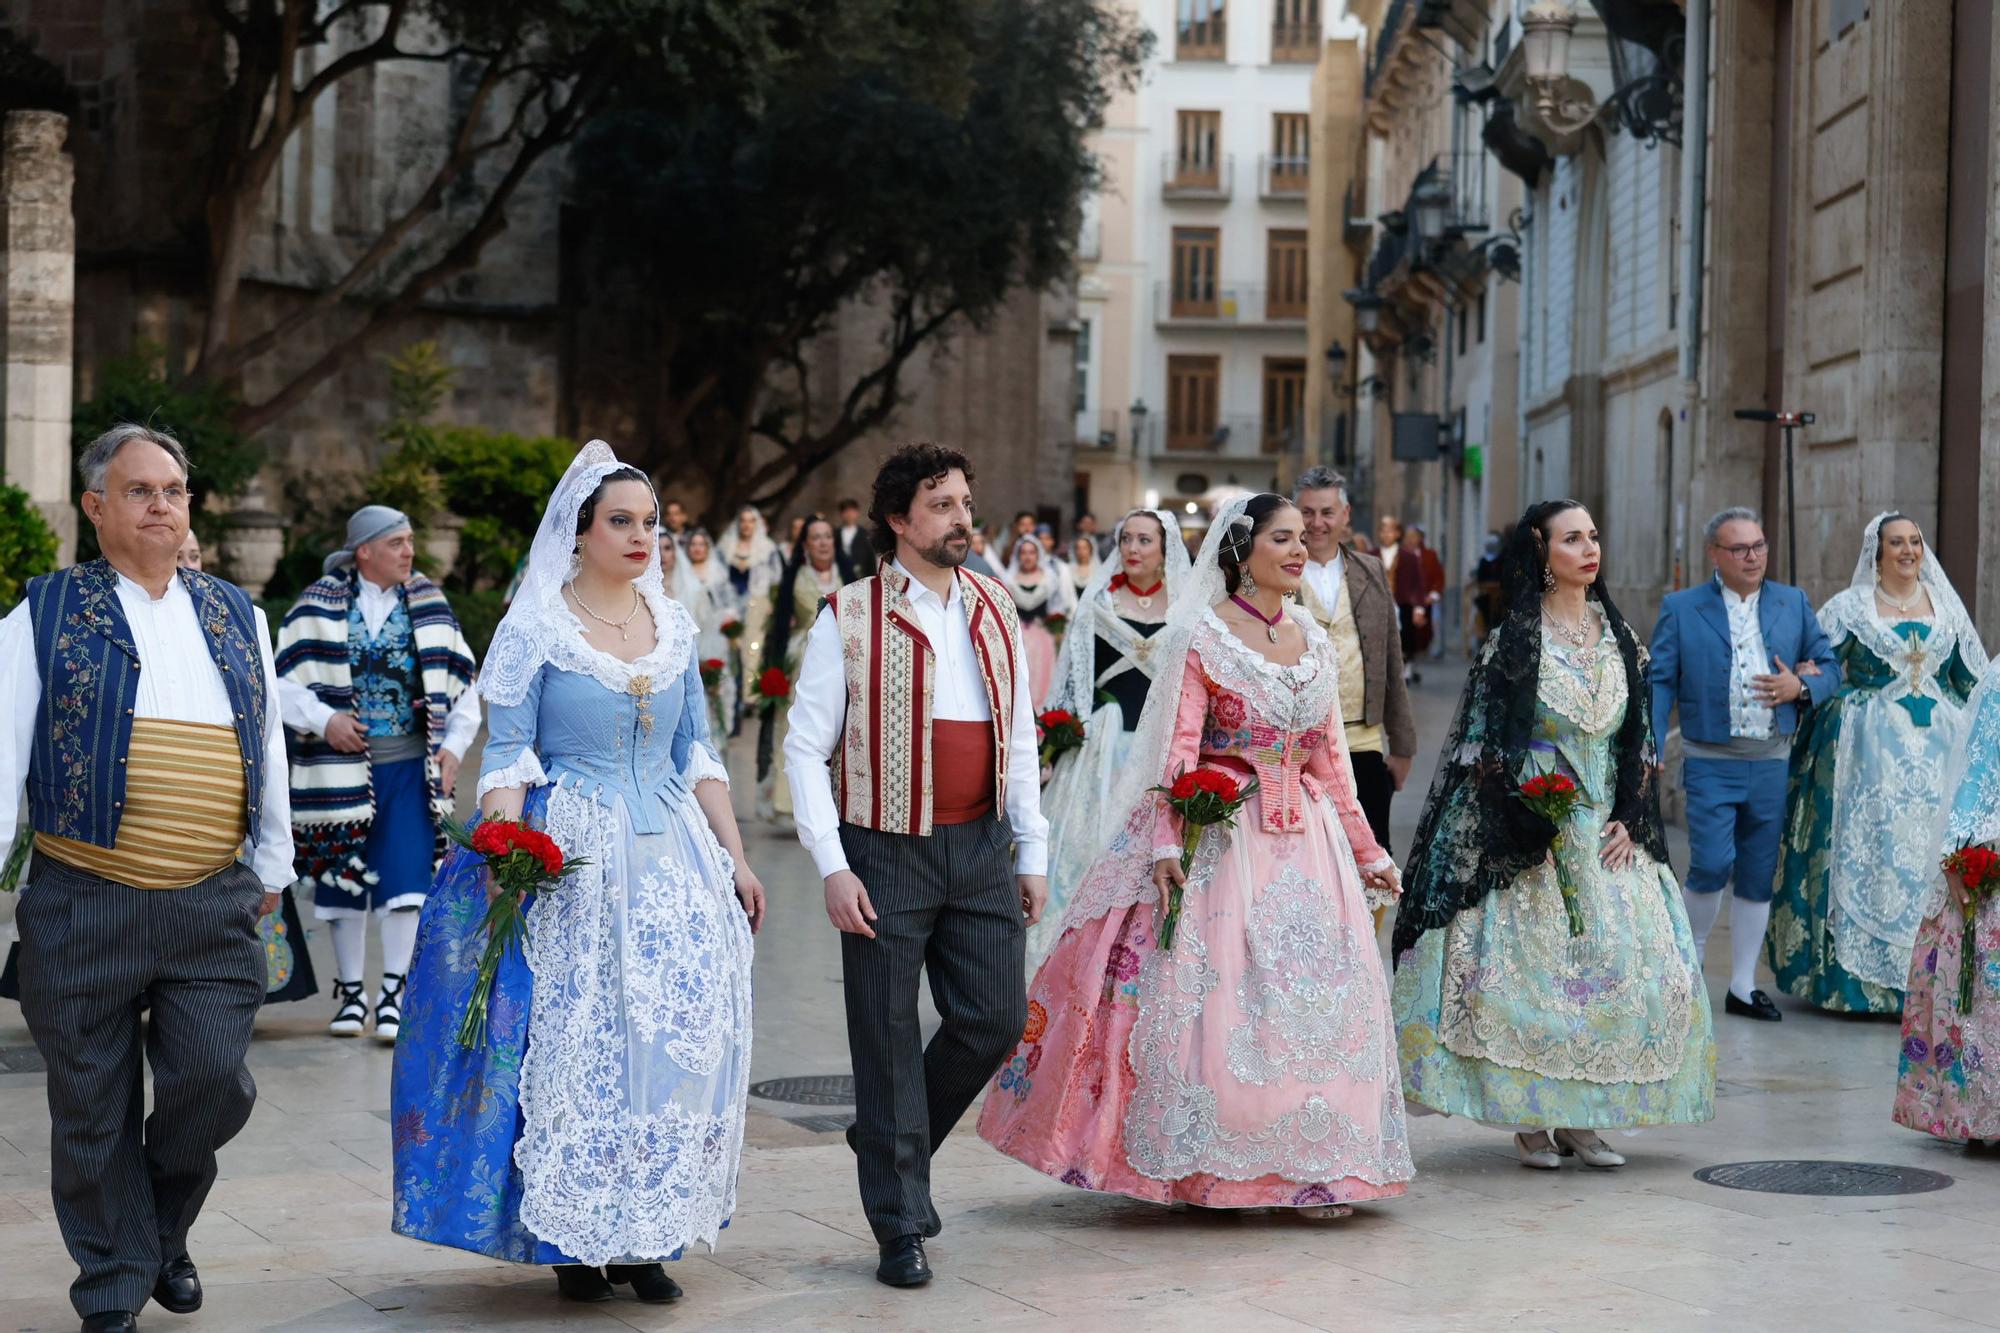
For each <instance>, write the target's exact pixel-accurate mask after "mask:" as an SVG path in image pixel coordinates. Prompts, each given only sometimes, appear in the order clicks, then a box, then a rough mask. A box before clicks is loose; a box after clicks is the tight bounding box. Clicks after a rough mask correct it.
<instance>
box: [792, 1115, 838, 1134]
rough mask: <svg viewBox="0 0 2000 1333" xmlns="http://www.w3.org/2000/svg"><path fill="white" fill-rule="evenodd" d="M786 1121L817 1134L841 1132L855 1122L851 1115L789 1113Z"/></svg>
mask: <svg viewBox="0 0 2000 1333" xmlns="http://www.w3.org/2000/svg"><path fill="white" fill-rule="evenodd" d="M785 1123H786V1124H790V1125H797V1126H798V1127H799V1128H800V1129H809V1130H811V1131H812V1132H813V1133H815V1134H840V1133H843V1132H845V1131H846V1129H847V1127H848V1126H849V1125H851V1124H853V1123H854V1117H853V1116H851V1115H788V1116H786V1117H785Z"/></svg>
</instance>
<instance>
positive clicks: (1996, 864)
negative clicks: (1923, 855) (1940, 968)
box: [1944, 844, 2000, 1014]
mask: <svg viewBox="0 0 2000 1333" xmlns="http://www.w3.org/2000/svg"><path fill="white" fill-rule="evenodd" d="M1944 873H1945V874H1947V875H1955V876H1957V877H1958V882H1959V883H1960V884H1962V885H1964V886H1965V892H1964V893H1962V894H1960V895H1958V909H1959V911H1960V913H1961V914H1963V916H1964V917H1965V925H1964V934H1962V935H1960V936H1959V945H1958V1012H1959V1013H1961V1014H1962V1013H1964V1012H1966V1011H1967V1010H1968V1009H1970V1008H1972V973H1973V960H1974V958H1975V957H1976V955H1977V953H1978V944H1979V942H1978V939H1977V938H1976V932H1975V931H1974V929H1973V927H1974V926H1975V925H1977V924H1978V921H1979V900H1980V899H1981V898H1982V897H1984V896H1986V895H1987V894H1989V893H1992V892H1993V890H1994V888H1995V887H1996V886H2000V852H1996V851H1994V850H1993V849H1992V848H1991V847H1981V846H1978V845H1977V844H1974V845H1972V846H1968V847H1961V848H1959V849H1958V850H1957V851H1955V852H1953V853H1951V855H1949V856H1947V857H1945V858H1944Z"/></svg>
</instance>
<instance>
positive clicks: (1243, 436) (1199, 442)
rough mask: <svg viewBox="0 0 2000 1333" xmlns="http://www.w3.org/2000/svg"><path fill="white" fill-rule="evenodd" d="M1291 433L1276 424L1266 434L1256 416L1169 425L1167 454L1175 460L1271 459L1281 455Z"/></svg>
mask: <svg viewBox="0 0 2000 1333" xmlns="http://www.w3.org/2000/svg"><path fill="white" fill-rule="evenodd" d="M1290 441H1291V432H1290V431H1289V430H1288V429H1286V428H1285V427H1283V426H1281V425H1277V424H1276V423H1273V429H1270V430H1267V429H1266V427H1265V422H1264V419H1263V418H1262V417H1260V416H1258V415H1256V414H1255V413H1247V412H1246V413H1228V414H1224V415H1221V416H1218V417H1216V418H1215V419H1214V420H1213V421H1212V422H1210V421H1201V422H1186V423H1184V422H1172V421H1170V422H1168V423H1167V429H1166V448H1165V452H1166V453H1168V454H1172V455H1174V456H1176V457H1184V456H1187V455H1202V456H1206V457H1209V458H1268V457H1270V456H1271V455H1273V454H1278V453H1282V452H1283V451H1284V449H1285V446H1286V445H1287V444H1288V443H1290Z"/></svg>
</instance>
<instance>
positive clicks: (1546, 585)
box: [1542, 565, 1556, 592]
mask: <svg viewBox="0 0 2000 1333" xmlns="http://www.w3.org/2000/svg"><path fill="white" fill-rule="evenodd" d="M1555 590H1556V575H1555V571H1554V570H1552V569H1550V568H1549V567H1548V566H1546V565H1544V566H1543V567H1542V591H1543V592H1554V591H1555Z"/></svg>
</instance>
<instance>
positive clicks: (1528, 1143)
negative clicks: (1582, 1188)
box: [1514, 1129, 1562, 1171]
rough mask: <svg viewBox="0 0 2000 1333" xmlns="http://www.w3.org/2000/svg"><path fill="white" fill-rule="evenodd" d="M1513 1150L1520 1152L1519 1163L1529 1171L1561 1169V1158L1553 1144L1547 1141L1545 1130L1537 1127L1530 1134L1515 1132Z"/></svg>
mask: <svg viewBox="0 0 2000 1333" xmlns="http://www.w3.org/2000/svg"><path fill="white" fill-rule="evenodd" d="M1514 1151H1515V1152H1517V1153H1519V1154H1521V1165H1522V1166H1525V1167H1527V1168H1528V1169H1529V1170H1530V1171H1558V1170H1561V1169H1562V1158H1560V1157H1558V1156H1557V1155H1556V1150H1555V1145H1554V1144H1552V1143H1551V1142H1550V1141H1549V1136H1548V1132H1547V1131H1546V1130H1540V1129H1538V1130H1536V1131H1535V1132H1534V1133H1532V1134H1516V1135H1515V1136H1514Z"/></svg>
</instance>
